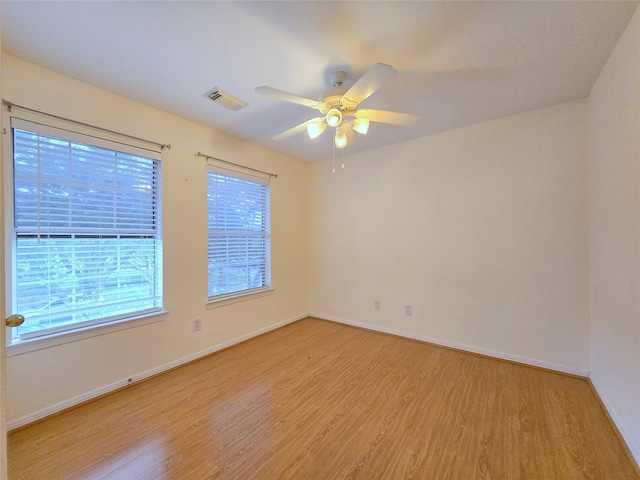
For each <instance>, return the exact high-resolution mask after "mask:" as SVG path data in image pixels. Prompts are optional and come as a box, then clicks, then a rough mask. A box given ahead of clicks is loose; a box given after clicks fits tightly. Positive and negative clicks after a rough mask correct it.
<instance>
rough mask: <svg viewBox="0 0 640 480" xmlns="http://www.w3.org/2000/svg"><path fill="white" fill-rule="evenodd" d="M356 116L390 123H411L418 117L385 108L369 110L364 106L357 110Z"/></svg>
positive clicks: (407, 124)
mask: <svg viewBox="0 0 640 480" xmlns="http://www.w3.org/2000/svg"><path fill="white" fill-rule="evenodd" d="M354 116H355V117H356V118H367V119H369V120H370V121H372V122H380V123H390V124H392V125H405V126H409V125H413V124H414V123H416V122H417V121H418V119H419V118H420V117H418V116H416V115H411V114H409V113H398V112H389V111H387V110H369V109H366V108H363V109H360V110H357V111H356V112H355V114H354Z"/></svg>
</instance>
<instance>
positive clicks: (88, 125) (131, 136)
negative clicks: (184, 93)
mask: <svg viewBox="0 0 640 480" xmlns="http://www.w3.org/2000/svg"><path fill="white" fill-rule="evenodd" d="M2 103H4V104H5V105H6V106H7V110H9V112H11V109H12V108H13V107H15V108H19V109H21V110H26V111H27V112H33V113H39V114H40V115H45V116H47V117H51V118H55V119H56V120H62V121H65V122H71V123H75V124H76V125H81V126H83V127H89V128H93V129H95V130H100V131H102V132H107V133H111V134H113V135H119V136H121V137H125V138H130V139H132V140H138V141H140V142H145V143H149V144H151V145H157V146H158V147H160V149H162V150H164V149H167V150H171V145H169V144H168V143H159V142H154V141H153V140H147V139H146V138H140V137H134V136H133V135H128V134H126V133H121V132H116V131H115V130H109V129H107V128H102V127H98V126H96V125H91V124H90V123H84V122H78V121H77V120H72V119H70V118H65V117H61V116H59V115H53V114H51V113H47V112H41V111H40V110H35V109H33V108H29V107H24V106H22V105H17V104H15V103H11V102H9V101H7V100H5V99H4V98H3V99H2Z"/></svg>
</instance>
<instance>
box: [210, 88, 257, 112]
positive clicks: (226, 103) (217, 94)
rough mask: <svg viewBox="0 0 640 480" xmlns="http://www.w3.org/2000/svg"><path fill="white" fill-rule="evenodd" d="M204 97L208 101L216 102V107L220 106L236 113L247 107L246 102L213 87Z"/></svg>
mask: <svg viewBox="0 0 640 480" xmlns="http://www.w3.org/2000/svg"><path fill="white" fill-rule="evenodd" d="M204 96H205V97H207V98H208V99H209V100H211V101H213V102H216V103H217V104H218V105H222V106H223V107H226V108H228V109H229V110H233V111H234V112H237V111H238V110H240V109H241V108H244V107H246V106H247V102H244V101H242V100H240V99H239V98H238V97H234V96H233V95H231V94H230V93H229V92H226V91H224V90H222V89H221V88H219V87H213V88H212V89H211V90H209V91H208V92H207V93H205V94H204Z"/></svg>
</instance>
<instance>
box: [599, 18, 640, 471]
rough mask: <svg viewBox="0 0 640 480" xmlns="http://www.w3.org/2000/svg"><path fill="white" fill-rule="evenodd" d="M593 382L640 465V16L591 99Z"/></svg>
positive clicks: (612, 55) (619, 44) (629, 29)
mask: <svg viewBox="0 0 640 480" xmlns="http://www.w3.org/2000/svg"><path fill="white" fill-rule="evenodd" d="M588 152H589V225H590V230H589V245H590V259H591V262H590V269H591V318H592V320H591V321H592V329H593V334H592V352H591V369H592V375H591V378H592V381H593V383H594V385H595V386H596V389H597V390H598V392H599V394H600V396H601V397H602V399H603V400H604V403H605V405H606V406H607V409H608V410H609V413H610V414H611V416H612V417H613V419H614V421H615V422H616V424H617V425H618V428H619V429H620V431H621V433H622V435H623V437H624V438H625V440H626V441H627V444H628V445H629V447H630V448H631V450H632V452H633V453H634V456H635V458H636V459H637V460H638V462H640V9H639V10H636V13H635V15H634V17H633V19H632V20H631V22H630V24H629V26H628V27H627V29H626V31H625V32H624V34H623V35H622V37H621V38H620V40H619V42H618V44H617V46H616V48H615V50H614V51H613V53H612V54H611V57H610V58H609V60H608V62H607V64H606V65H605V67H604V68H603V70H602V72H601V73H600V76H599V77H598V80H597V81H596V83H595V85H594V86H593V88H592V90H591V94H590V96H589V151H588Z"/></svg>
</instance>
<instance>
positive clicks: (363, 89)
mask: <svg viewBox="0 0 640 480" xmlns="http://www.w3.org/2000/svg"><path fill="white" fill-rule="evenodd" d="M397 74H398V72H396V70H395V69H394V68H393V67H392V66H391V65H385V64H384V63H376V64H375V65H374V66H373V67H371V68H370V69H369V70H367V71H366V72H365V73H364V75H362V76H361V77H360V78H359V79H358V81H357V82H356V83H354V84H353V86H352V87H351V88H350V89H349V90H347V93H345V94H344V95H343V96H342V102H343V105H346V106H348V107H349V109H350V110H352V109H355V108H356V105H358V104H359V103H360V102H362V101H363V100H364V99H365V98H368V97H369V96H370V95H371V94H372V93H373V92H375V91H376V90H378V89H379V88H380V87H381V86H382V85H383V84H384V83H385V82H386V81H387V80H389V79H390V78H392V77H394V76H395V75H397Z"/></svg>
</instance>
